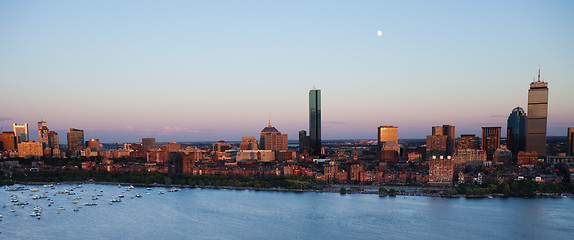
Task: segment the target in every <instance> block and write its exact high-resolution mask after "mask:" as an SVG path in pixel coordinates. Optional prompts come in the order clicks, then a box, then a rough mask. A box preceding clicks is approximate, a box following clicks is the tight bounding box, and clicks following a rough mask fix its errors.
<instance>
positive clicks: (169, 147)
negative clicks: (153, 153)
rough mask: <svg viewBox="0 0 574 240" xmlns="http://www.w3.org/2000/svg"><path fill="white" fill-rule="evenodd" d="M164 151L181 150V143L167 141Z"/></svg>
mask: <svg viewBox="0 0 574 240" xmlns="http://www.w3.org/2000/svg"><path fill="white" fill-rule="evenodd" d="M165 151H166V152H179V151H181V144H179V143H176V142H169V143H168V144H166V145H165Z"/></svg>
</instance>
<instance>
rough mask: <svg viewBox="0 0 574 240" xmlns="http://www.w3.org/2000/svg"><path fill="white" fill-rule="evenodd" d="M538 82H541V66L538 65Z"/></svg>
mask: <svg viewBox="0 0 574 240" xmlns="http://www.w3.org/2000/svg"><path fill="white" fill-rule="evenodd" d="M538 82H540V64H538Z"/></svg>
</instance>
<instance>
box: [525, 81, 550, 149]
mask: <svg viewBox="0 0 574 240" xmlns="http://www.w3.org/2000/svg"><path fill="white" fill-rule="evenodd" d="M547 116H548V83H547V82H541V81H540V70H539V71H538V81H537V82H532V83H530V89H529V90H528V115H527V116H526V151H527V152H537V153H538V156H539V157H542V158H544V157H546V121H547Z"/></svg>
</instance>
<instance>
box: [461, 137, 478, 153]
mask: <svg viewBox="0 0 574 240" xmlns="http://www.w3.org/2000/svg"><path fill="white" fill-rule="evenodd" d="M478 143H479V140H478V137H477V136H476V135H474V134H461V135H460V137H458V138H457V139H456V149H457V150H463V149H478V147H479V144H478Z"/></svg>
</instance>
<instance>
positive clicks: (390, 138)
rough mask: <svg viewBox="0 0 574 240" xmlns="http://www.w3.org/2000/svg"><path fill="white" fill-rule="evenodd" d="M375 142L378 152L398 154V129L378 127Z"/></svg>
mask: <svg viewBox="0 0 574 240" xmlns="http://www.w3.org/2000/svg"><path fill="white" fill-rule="evenodd" d="M377 140H378V146H379V149H380V150H394V151H397V152H399V151H400V147H399V128H398V127H395V126H380V127H378V128H377Z"/></svg>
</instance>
